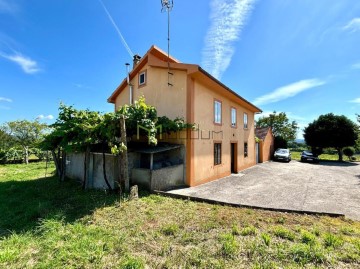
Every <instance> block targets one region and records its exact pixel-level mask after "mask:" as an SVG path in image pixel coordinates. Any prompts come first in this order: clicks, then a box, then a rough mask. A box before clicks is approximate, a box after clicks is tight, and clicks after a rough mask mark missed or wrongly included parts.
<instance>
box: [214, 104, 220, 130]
mask: <svg viewBox="0 0 360 269" xmlns="http://www.w3.org/2000/svg"><path fill="white" fill-rule="evenodd" d="M221 105H222V103H221V102H220V101H219V100H214V123H215V124H221Z"/></svg>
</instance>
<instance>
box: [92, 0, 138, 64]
mask: <svg viewBox="0 0 360 269" xmlns="http://www.w3.org/2000/svg"><path fill="white" fill-rule="evenodd" d="M99 2H100V4H101V5H102V7H103V8H104V10H105V13H106V15H107V16H108V18H109V20H110V22H111V24H112V25H113V26H114V29H115V31H116V32H117V33H118V35H119V37H120V40H121V42H122V43H123V45H124V47H125V49H126V51H127V52H128V53H129V55H130V57H131V58H132V57H133V56H134V53H133V52H132V51H131V49H130V47H129V46H128V44H127V43H126V40H125V38H124V36H123V35H122V33H121V31H120V29H119V27H118V26H117V24H116V23H115V21H114V19H113V18H112V16H111V15H110V12H109V11H108V10H107V8H106V6H105V5H104V3H103V1H101V0H99Z"/></svg>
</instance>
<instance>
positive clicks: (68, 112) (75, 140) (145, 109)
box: [41, 97, 192, 189]
mask: <svg viewBox="0 0 360 269" xmlns="http://www.w3.org/2000/svg"><path fill="white" fill-rule="evenodd" d="M124 121H125V122H126V136H128V137H131V136H133V135H135V134H137V132H138V129H139V131H140V132H141V134H142V135H145V136H146V137H147V138H148V141H149V144H151V145H156V144H157V139H156V134H157V129H156V127H157V126H158V125H159V124H163V125H164V129H163V131H177V130H182V129H184V128H187V127H192V125H190V124H186V123H184V121H183V120H182V119H176V120H175V121H172V120H170V119H168V118H167V117H161V118H158V117H157V111H156V108H155V107H153V106H150V105H147V104H146V102H145V98H144V97H140V98H139V100H137V101H135V102H134V104H132V105H130V106H129V105H124V106H122V107H121V108H120V109H119V110H118V111H116V112H112V113H106V114H101V113H99V112H94V111H90V110H77V109H75V108H73V107H72V106H66V105H64V104H60V107H59V116H58V118H57V120H56V122H55V123H54V124H52V125H51V126H50V127H51V128H52V131H51V133H49V134H48V135H46V137H45V139H44V141H43V142H42V143H41V147H42V149H44V150H50V151H51V152H52V156H53V159H54V162H55V166H56V170H57V173H58V176H59V178H60V179H61V180H64V178H65V174H66V171H65V170H66V164H65V163H66V162H65V161H66V152H72V151H82V152H84V151H85V152H86V154H85V160H84V179H83V186H84V187H85V184H86V182H87V178H86V177H87V173H86V170H87V167H86V166H87V160H88V158H89V155H90V146H91V145H93V144H101V146H102V153H103V173H104V180H105V182H106V184H107V186H108V188H109V189H111V187H110V185H109V183H108V180H107V175H106V169H105V151H106V150H107V149H108V146H110V147H111V152H112V153H113V154H119V155H121V160H123V159H125V158H127V154H126V150H127V147H126V140H125V143H124V139H123V138H124V137H126V136H125V135H124V136H123V135H122V134H121V132H120V126H124V125H125V124H121V122H122V123H123V122H124ZM139 126H141V128H139ZM120 138H121V139H122V140H121V139H120ZM123 170H124V171H127V168H126V169H123ZM123 182H125V186H126V180H124V179H123Z"/></svg>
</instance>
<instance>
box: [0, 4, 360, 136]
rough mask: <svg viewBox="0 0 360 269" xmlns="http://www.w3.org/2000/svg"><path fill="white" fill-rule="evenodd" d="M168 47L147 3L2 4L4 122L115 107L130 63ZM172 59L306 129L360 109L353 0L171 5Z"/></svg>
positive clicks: (162, 15)
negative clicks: (70, 109)
mask: <svg viewBox="0 0 360 269" xmlns="http://www.w3.org/2000/svg"><path fill="white" fill-rule="evenodd" d="M153 44H154V45H156V46H158V47H160V48H162V49H163V50H164V51H166V50H167V14H166V12H161V1H158V0H154V1H150V0H121V1H119V0H51V1H48V0H0V124H2V123H4V122H8V121H14V120H19V119H27V120H35V119H38V120H40V121H42V122H45V123H49V124H50V123H52V122H54V121H55V119H56V117H57V115H58V107H59V104H60V102H63V103H65V104H66V105H73V106H74V107H75V108H77V109H87V108H88V109H90V110H96V111H101V112H110V111H113V110H114V106H113V104H109V103H107V98H108V97H109V96H110V95H111V93H112V92H113V91H114V90H115V88H116V87H117V86H118V85H119V84H120V82H121V81H122V80H123V78H124V77H125V76H126V69H125V63H127V62H130V63H131V62H132V57H131V56H132V55H133V54H139V55H144V54H145V53H146V52H147V50H148V49H149V48H150V47H151V45H153ZM170 54H171V55H172V56H174V57H175V58H177V59H179V60H180V61H181V62H184V63H192V64H199V65H200V66H202V67H203V68H204V69H205V70H207V71H208V72H209V73H211V74H212V75H213V76H215V77H216V78H218V79H219V80H220V81H222V82H223V83H224V84H225V85H227V86H228V87H230V88H231V89H232V90H234V91H235V92H237V93H238V94H239V95H241V96H242V97H244V98H245V99H247V100H248V101H250V102H252V103H253V104H255V105H256V106H258V107H260V108H261V109H262V110H263V114H262V115H268V114H269V113H271V112H272V111H277V112H286V114H287V115H288V117H289V118H290V120H295V121H296V122H297V123H298V125H299V127H300V131H299V132H298V138H301V137H302V129H303V128H304V127H306V126H307V125H308V123H310V122H312V121H313V120H315V119H316V118H318V116H319V115H322V114H326V113H330V112H332V113H334V114H337V115H345V116H347V117H349V118H350V119H351V120H353V121H356V114H360V1H359V0H341V1H338V0H316V1H314V0H291V1H289V0H209V1H204V0H203V1H192V0H174V6H173V9H172V11H171V12H170Z"/></svg>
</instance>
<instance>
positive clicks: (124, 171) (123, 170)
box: [119, 115, 130, 192]
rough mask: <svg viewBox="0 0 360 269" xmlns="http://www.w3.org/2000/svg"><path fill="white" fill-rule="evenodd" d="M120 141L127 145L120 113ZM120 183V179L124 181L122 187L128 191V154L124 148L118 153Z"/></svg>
mask: <svg viewBox="0 0 360 269" xmlns="http://www.w3.org/2000/svg"><path fill="white" fill-rule="evenodd" d="M120 143H123V144H124V145H125V146H127V142H126V126H125V117H124V116H123V115H122V116H121V117H120ZM120 175H121V176H120V182H119V183H120V184H121V181H122V182H124V185H125V186H124V188H125V191H126V192H129V191H130V183H129V170H128V156H127V150H124V151H122V152H121V154H120Z"/></svg>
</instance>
